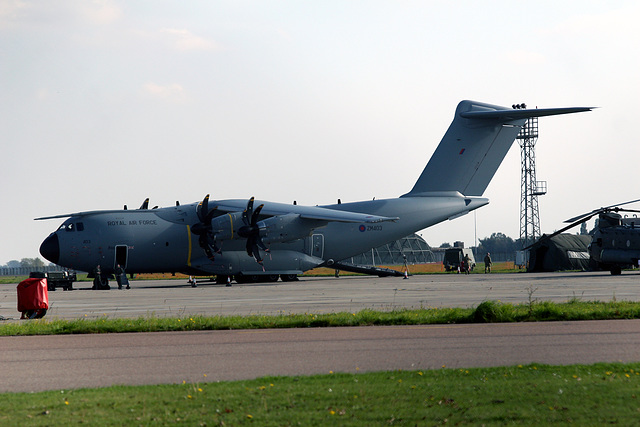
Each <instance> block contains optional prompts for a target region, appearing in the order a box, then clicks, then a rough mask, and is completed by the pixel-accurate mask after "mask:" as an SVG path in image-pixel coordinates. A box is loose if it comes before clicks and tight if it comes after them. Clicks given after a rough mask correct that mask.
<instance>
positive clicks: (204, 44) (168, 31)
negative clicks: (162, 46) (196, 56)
mask: <svg viewBox="0 0 640 427" xmlns="http://www.w3.org/2000/svg"><path fill="white" fill-rule="evenodd" d="M162 34H164V35H166V36H167V39H168V42H169V44H170V45H171V47H173V48H174V49H177V50H218V49H220V46H219V45H218V44H217V43H216V42H214V41H211V40H207V39H206V38H204V37H200V36H197V35H195V34H193V33H192V32H190V31H188V30H178V29H175V28H165V29H163V30H162Z"/></svg>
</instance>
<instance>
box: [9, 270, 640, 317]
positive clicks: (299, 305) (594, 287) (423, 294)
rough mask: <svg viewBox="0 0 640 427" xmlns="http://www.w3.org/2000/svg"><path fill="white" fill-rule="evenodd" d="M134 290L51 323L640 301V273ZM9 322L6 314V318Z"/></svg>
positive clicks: (82, 303)
mask: <svg viewBox="0 0 640 427" xmlns="http://www.w3.org/2000/svg"><path fill="white" fill-rule="evenodd" d="M131 284H132V287H133V288H132V289H131V290H121V291H119V290H117V289H112V290H110V291H91V290H90V286H91V285H90V283H82V282H80V283H76V284H75V286H76V287H77V288H80V289H79V290H74V291H71V292H65V291H62V290H57V291H55V292H50V293H49V301H50V306H51V307H50V310H49V312H48V313H47V316H46V318H47V319H52V318H63V319H78V318H81V317H88V318H96V317H102V316H108V317H139V316H147V315H156V316H184V315H196V314H205V315H216V314H223V315H229V314H252V313H253V314H256V313H260V314H277V313H282V312H284V313H330V312H340V311H347V312H355V311H359V310H362V309H365V308H372V309H378V310H389V309H393V308H399V307H439V308H441V307H474V306H477V305H478V304H480V303H481V302H482V301H485V300H488V299H492V300H500V301H503V302H511V303H527V302H528V300H529V298H530V297H531V298H533V299H538V300H548V301H567V300H569V299H571V298H574V297H576V298H580V299H582V300H591V301H593V300H599V301H610V300H612V299H618V300H630V301H638V300H640V274H639V273H636V272H624V273H623V274H622V275H620V276H611V275H610V274H609V273H606V272H597V273H591V272H590V273H535V274H534V273H517V274H488V275H485V274H471V275H459V274H434V275H423V276H412V277H411V278H409V279H408V280H403V279H401V278H377V277H362V276H360V277H343V278H339V279H336V278H333V277H331V278H303V279H301V280H300V281H298V282H290V283H283V282H277V283H267V284H246V285H237V284H234V285H233V286H232V287H225V286H221V285H212V284H211V285H201V286H199V287H197V288H191V287H190V286H189V285H188V284H186V282H185V281H181V280H179V281H175V280H164V281H138V282H135V281H132V282H131ZM16 299H17V297H16V285H0V316H3V317H4V318H16V317H19V316H18V312H17V311H16ZM0 318H1V317H0Z"/></svg>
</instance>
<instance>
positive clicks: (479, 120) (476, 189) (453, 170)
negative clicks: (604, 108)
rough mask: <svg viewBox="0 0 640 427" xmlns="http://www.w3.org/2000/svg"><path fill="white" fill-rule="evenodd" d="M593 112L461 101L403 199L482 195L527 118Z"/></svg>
mask: <svg viewBox="0 0 640 427" xmlns="http://www.w3.org/2000/svg"><path fill="white" fill-rule="evenodd" d="M590 110H591V108H590V107H575V108H547V109H540V110H538V109H528V110H527V109H523V110H515V109H511V108H507V107H500V106H498V105H491V104H484V103H481V102H475V101H462V102H460V103H459V104H458V107H457V108H456V113H455V116H454V118H453V122H451V125H450V126H449V129H448V130H447V132H446V133H445V135H444V137H443V138H442V141H440V145H438V148H436V151H435V152H434V153H433V156H431V159H430V160H429V163H428V164H427V166H426V167H425V168H424V171H422V175H420V178H418V181H417V182H416V184H415V185H414V187H413V189H412V190H411V191H410V192H409V193H407V194H405V195H404V196H402V197H412V196H420V195H423V194H424V193H432V192H443V191H447V192H455V191H457V192H459V193H461V194H463V195H465V196H482V193H484V190H486V188H487V186H488V185H489V182H491V179H492V178H493V175H494V174H495V173H496V171H497V170H498V167H499V166H500V163H502V160H503V159H504V157H505V156H506V155H507V152H508V151H509V148H511V144H513V141H514V140H515V138H516V136H517V135H518V133H519V132H520V129H521V128H522V126H523V125H524V124H525V122H526V121H527V119H528V118H530V117H541V116H552V115H556V114H568V113H577V112H581V111H590Z"/></svg>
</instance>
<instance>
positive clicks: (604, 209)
mask: <svg viewBox="0 0 640 427" xmlns="http://www.w3.org/2000/svg"><path fill="white" fill-rule="evenodd" d="M635 202H640V199H636V200H631V201H629V202H624V203H616V204H615V205H611V206H605V207H602V208H599V209H595V210H593V211H591V212H589V213H585V214H582V215H578V216H576V217H573V218H569V219H568V220H566V221H565V222H567V223H568V222H573V221H577V220H579V219H582V218H583V217H585V216H588V215H591V216H593V215H595V214H598V213H600V212H604V211H607V210H613V209H615V208H618V207H620V206H624V205H628V204H631V203H635ZM619 210H620V209H619ZM629 212H635V211H629Z"/></svg>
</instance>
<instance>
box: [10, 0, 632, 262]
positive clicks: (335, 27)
mask: <svg viewBox="0 0 640 427" xmlns="http://www.w3.org/2000/svg"><path fill="white" fill-rule="evenodd" d="M639 19H640V2H637V1H589V0H580V1H558V0H555V1H535V2H515V1H483V2H479V1H456V2H451V1H417V2H413V1H372V0H366V1H330V0H324V1H314V2H312V1H237V0H234V1H136V0H128V1H124V0H122V1H116V0H113V1H110V0H103V1H82V0H77V1H76V0H66V1H29V0H0V136H1V140H2V142H1V144H2V145H1V147H2V151H1V154H2V167H1V168H0V178H1V180H2V181H1V183H2V192H1V193H0V194H1V198H0V200H1V202H0V203H1V205H0V207H1V209H0V265H1V264H5V263H6V262H8V261H10V260H13V259H17V260H19V259H21V258H25V257H29V258H33V257H36V256H40V254H39V253H38V248H39V246H40V243H41V242H42V240H43V239H44V238H45V237H46V236H47V235H48V234H49V233H50V232H52V231H54V230H55V229H56V228H57V227H58V226H59V224H60V223H61V222H62V221H61V220H48V221H34V220H33V219H34V218H36V217H41V216H50V215H56V214H63V213H70V212H78V211H86V210H95V209H120V208H122V206H123V205H124V204H127V205H129V206H130V207H138V206H139V205H140V204H141V203H142V201H143V200H144V199H145V198H146V197H150V198H151V206H154V205H159V206H171V205H174V204H175V201H176V200H179V201H180V202H181V203H183V204H185V203H190V202H194V201H197V200H201V199H202V198H203V197H204V195H205V194H207V193H211V197H212V198H249V197H251V196H255V197H256V198H258V199H263V200H271V201H277V202H292V201H293V200H297V202H298V204H311V205H315V204H330V203H335V201H336V199H338V198H341V199H342V201H343V202H347V201H357V200H368V199H371V198H373V197H376V198H378V199H380V198H391V197H397V196H399V195H401V194H404V193H406V192H407V191H409V190H410V189H411V188H412V186H413V184H414V182H415V180H416V179H417V177H418V176H419V175H420V173H421V172H422V169H423V168H424V166H425V165H426V163H427V161H428V159H429V157H430V156H431V154H432V153H433V151H434V150H435V148H436V146H437V144H438V143H439V142H440V139H441V137H442V135H443V134H444V132H445V131H446V129H447V127H448V126H449V124H450V123H451V120H452V118H453V113H454V110H455V107H456V105H457V103H458V102H459V101H460V100H462V99H472V100H476V101H482V102H488V103H492V104H498V105H505V106H511V105H512V104H514V103H520V102H525V103H527V104H528V105H529V106H531V107H535V106H538V107H539V108H550V107H571V106H594V107H600V108H599V109H597V110H595V111H593V112H587V113H580V114H574V115H569V116H558V117H548V118H541V119H540V123H539V128H540V137H539V139H538V144H537V150H536V154H537V159H536V160H537V178H538V180H544V181H547V183H548V194H547V195H545V196H542V197H541V198H540V200H539V206H540V218H541V226H542V231H543V232H552V231H554V230H556V229H559V228H561V227H562V226H563V223H562V221H564V220H565V219H567V218H570V217H573V216H575V215H578V214H580V213H583V212H588V211H591V210H592V209H595V208H597V207H600V206H605V205H611V204H614V203H618V202H623V201H626V200H631V199H637V198H640V191H638V190H637V189H636V185H635V184H637V180H638V175H637V172H638V169H639V168H640V166H639V165H640V152H639V151H640V148H639V147H640V144H638V134H639V130H640V128H639V127H638V118H637V115H638V113H639V112H640V107H639V106H638V104H639V102H640V83H638V81H639V75H640V49H638V46H640V30H639V29H638V26H637V22H638V20H639ZM484 196H485V197H488V198H489V199H490V200H491V203H490V205H488V206H486V207H483V208H481V209H479V210H478V211H476V214H475V215H474V214H473V213H472V214H469V215H467V216H465V217H462V218H459V219H456V220H454V221H449V222H446V223H443V224H440V225H436V226H434V227H431V228H429V229H427V230H424V231H422V232H421V233H420V234H421V235H422V236H423V237H424V238H425V239H426V240H427V242H428V243H429V244H431V245H432V246H438V245H440V244H441V243H442V242H453V241H456V240H462V241H464V242H465V243H466V245H467V246H471V245H473V242H474V238H475V237H476V236H477V237H478V238H484V237H487V236H489V235H490V234H491V233H493V232H503V233H505V234H506V235H508V236H510V237H512V238H514V239H515V238H518V237H519V229H520V228H519V227H520V221H519V211H520V151H519V147H518V145H517V143H514V146H513V147H512V149H511V151H510V152H509V154H508V155H507V157H506V159H505V161H504V162H503V164H502V166H501V167H500V169H499V170H498V173H497V174H496V176H495V177H494V179H493V181H492V183H491V185H490V186H489V188H488V189H487V191H486V192H485V194H484ZM632 207H633V206H632ZM591 226H592V222H590V223H589V227H591ZM576 231H578V230H576Z"/></svg>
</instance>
